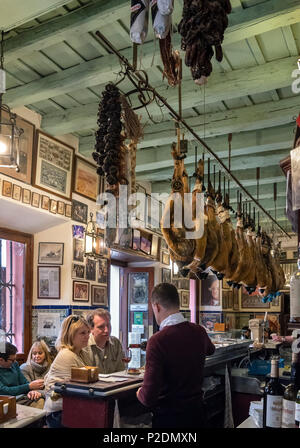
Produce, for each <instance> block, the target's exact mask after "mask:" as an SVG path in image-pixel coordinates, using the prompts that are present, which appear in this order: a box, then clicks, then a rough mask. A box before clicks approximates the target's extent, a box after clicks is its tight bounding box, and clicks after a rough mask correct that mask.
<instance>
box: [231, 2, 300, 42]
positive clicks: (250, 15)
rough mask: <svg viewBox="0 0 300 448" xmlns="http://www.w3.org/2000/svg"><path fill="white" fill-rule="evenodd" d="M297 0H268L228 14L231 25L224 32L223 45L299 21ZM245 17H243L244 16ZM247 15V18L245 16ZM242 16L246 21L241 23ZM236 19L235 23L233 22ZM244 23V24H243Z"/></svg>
mask: <svg viewBox="0 0 300 448" xmlns="http://www.w3.org/2000/svg"><path fill="white" fill-rule="evenodd" d="M299 15H300V4H299V1H298V0H284V2H283V1H282V0H269V1H265V2H263V3H260V4H258V5H255V6H253V7H251V8H246V9H244V10H242V11H240V12H237V13H236V14H231V15H230V16H229V18H230V19H231V20H230V19H229V20H230V22H231V26H230V27H228V28H227V31H226V32H225V38H224V45H228V44H232V43H235V42H239V41H240V40H243V39H247V38H249V37H251V36H256V35H258V34H262V33H266V32H268V31H272V30H274V29H277V28H280V27H282V26H286V25H293V24H294V23H297V22H299ZM244 17H245V18H244ZM246 17H247V18H246ZM243 18H244V20H245V22H247V25H246V23H243V21H242V20H243ZM233 21H236V24H235V25H234V24H233ZM245 25H246V26H245Z"/></svg>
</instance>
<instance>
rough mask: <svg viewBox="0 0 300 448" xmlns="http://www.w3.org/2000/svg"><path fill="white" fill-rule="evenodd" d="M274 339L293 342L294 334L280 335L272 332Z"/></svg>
mask: <svg viewBox="0 0 300 448" xmlns="http://www.w3.org/2000/svg"><path fill="white" fill-rule="evenodd" d="M271 338H272V339H273V341H276V342H277V341H278V342H293V340H294V338H293V336H278V335H277V334H276V333H272V334H271Z"/></svg>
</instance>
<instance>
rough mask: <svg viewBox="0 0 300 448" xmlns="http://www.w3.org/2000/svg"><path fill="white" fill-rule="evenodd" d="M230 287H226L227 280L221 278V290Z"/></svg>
mask: <svg viewBox="0 0 300 448" xmlns="http://www.w3.org/2000/svg"><path fill="white" fill-rule="evenodd" d="M230 288H231V287H230V286H229V285H228V283H227V279H226V278H223V279H222V289H230Z"/></svg>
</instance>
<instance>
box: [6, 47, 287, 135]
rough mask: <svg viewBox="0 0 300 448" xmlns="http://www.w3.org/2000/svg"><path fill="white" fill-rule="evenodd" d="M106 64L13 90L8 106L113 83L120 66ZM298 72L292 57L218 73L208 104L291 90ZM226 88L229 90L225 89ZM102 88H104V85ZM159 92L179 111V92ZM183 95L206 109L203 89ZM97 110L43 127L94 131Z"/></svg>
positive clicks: (47, 120) (189, 87) (186, 87)
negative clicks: (112, 77) (295, 74)
mask: <svg viewBox="0 0 300 448" xmlns="http://www.w3.org/2000/svg"><path fill="white" fill-rule="evenodd" d="M151 57H152V55H151ZM102 60H103V64H101V66H99V64H98V63H95V61H89V62H86V63H83V64H80V65H79V66H76V67H73V68H70V69H67V70H65V71H63V72H60V73H55V74H53V75H49V76H47V77H46V78H43V79H40V80H38V81H35V82H32V83H30V84H28V85H25V86H21V87H16V88H15V89H10V90H8V91H7V93H6V96H5V99H6V102H7V103H8V104H9V105H10V106H14V107H15V106H20V105H26V104H27V103H28V102H29V101H30V103H31V104H32V103H34V102H36V101H41V100H43V99H47V98H49V97H52V96H56V95H58V94H62V93H67V92H71V91H72V90H74V89H76V88H81V89H82V88H84V87H90V86H91V85H95V84H97V83H98V84H99V83H100V82H102V83H105V82H109V81H110V80H111V73H112V72H113V71H114V63H115V62H117V63H118V59H117V58H114V59H111V58H110V57H109V56H105V57H103V58H102ZM104 61H106V63H104ZM144 66H145V62H144ZM100 67H101V68H100ZM294 69H295V58H294V57H289V58H284V59H281V60H279V61H272V62H268V63H266V64H263V65H260V66H255V67H249V68H243V69H239V70H234V71H231V72H226V73H214V74H213V75H212V77H211V80H210V82H209V84H208V86H207V87H206V90H205V103H206V104H211V103H217V102H220V101H226V100H229V99H232V98H239V97H243V96H245V97H246V96H247V95H251V94H257V93H262V92H265V91H266V89H268V90H272V89H279V88H283V87H287V86H290V85H291V73H292V71H293V70H294ZM100 70H101V72H100ZM224 85H225V86H226V88H224ZM154 87H155V84H154ZM102 88H104V85H103V86H102ZM156 88H157V90H158V91H159V92H160V94H161V95H162V96H165V97H166V98H167V100H168V103H169V104H170V106H172V107H174V108H175V109H176V110H177V107H178V92H177V89H172V90H171V89H168V90H167V89H166V84H161V83H160V84H159V85H158V86H156ZM99 90H100V88H99ZM182 92H183V97H182V108H183V109H185V108H189V109H190V108H192V107H197V106H201V105H203V100H204V95H203V91H202V88H201V87H198V86H196V85H195V84H194V83H193V82H191V81H188V82H187V83H183V86H182ZM133 103H134V102H133ZM249 108H250V106H249ZM147 109H148V111H149V113H151V114H153V115H154V116H155V115H158V114H159V111H158V108H157V106H156V104H155V103H151V104H150V105H149V106H148V107H147ZM97 110H98V104H96V103H95V104H90V105H87V106H86V107H85V109H81V108H80V109H78V110H77V109H70V110H66V111H65V113H64V114H62V115H59V116H57V115H52V116H51V115H48V116H45V117H44V118H43V124H42V126H43V128H44V129H45V130H47V132H50V133H52V134H56V135H62V134H67V133H69V132H73V131H74V130H78V129H89V128H94V127H95V125H96V115H97ZM139 114H141V115H144V116H145V117H147V113H146V111H145V110H144V109H143V110H141V111H139ZM79 126H80V127H79Z"/></svg>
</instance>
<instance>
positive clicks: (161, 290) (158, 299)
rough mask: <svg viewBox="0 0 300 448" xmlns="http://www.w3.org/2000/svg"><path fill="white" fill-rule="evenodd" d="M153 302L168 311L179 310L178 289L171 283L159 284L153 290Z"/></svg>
mask: <svg viewBox="0 0 300 448" xmlns="http://www.w3.org/2000/svg"><path fill="white" fill-rule="evenodd" d="M151 302H152V303H159V304H160V305H161V306H163V307H164V308H166V309H174V308H179V304H180V302H179V294H178V291H177V288H176V287H175V286H174V285H172V284H171V283H159V284H158V285H156V286H154V288H153V289H152V293H151Z"/></svg>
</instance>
